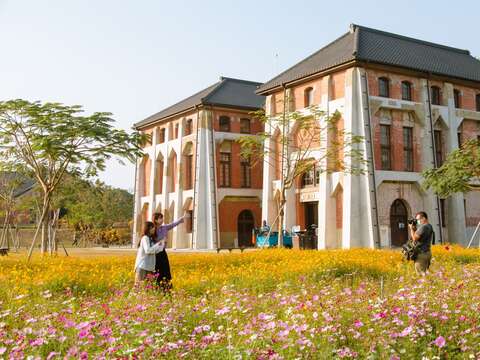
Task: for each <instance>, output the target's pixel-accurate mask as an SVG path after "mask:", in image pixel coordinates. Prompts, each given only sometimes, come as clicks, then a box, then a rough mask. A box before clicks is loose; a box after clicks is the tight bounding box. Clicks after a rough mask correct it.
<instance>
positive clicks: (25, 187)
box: [0, 171, 36, 197]
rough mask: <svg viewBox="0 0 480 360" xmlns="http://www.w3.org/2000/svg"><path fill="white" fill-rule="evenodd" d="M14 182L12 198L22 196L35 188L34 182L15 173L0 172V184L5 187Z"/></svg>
mask: <svg viewBox="0 0 480 360" xmlns="http://www.w3.org/2000/svg"><path fill="white" fill-rule="evenodd" d="M12 182H14V184H15V186H16V188H15V190H14V191H13V196H14V197H19V196H22V195H23V194H26V193H27V192H29V191H30V190H32V189H33V188H34V187H35V184H36V182H35V180H33V179H29V178H27V177H25V176H23V175H21V174H19V173H17V172H12V171H2V172H0V183H1V184H4V185H6V186H10V185H9V184H10V183H12Z"/></svg>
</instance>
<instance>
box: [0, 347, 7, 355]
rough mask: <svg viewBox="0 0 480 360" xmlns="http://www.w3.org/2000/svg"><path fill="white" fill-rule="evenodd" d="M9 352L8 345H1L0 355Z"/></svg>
mask: <svg viewBox="0 0 480 360" xmlns="http://www.w3.org/2000/svg"><path fill="white" fill-rule="evenodd" d="M6 352H7V348H6V347H0V355H3V354H5V353H6Z"/></svg>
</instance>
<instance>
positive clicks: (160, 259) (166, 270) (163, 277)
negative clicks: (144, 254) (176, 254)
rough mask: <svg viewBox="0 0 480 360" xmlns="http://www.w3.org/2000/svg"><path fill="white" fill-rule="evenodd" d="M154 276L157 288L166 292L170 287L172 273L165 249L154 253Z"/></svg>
mask: <svg viewBox="0 0 480 360" xmlns="http://www.w3.org/2000/svg"><path fill="white" fill-rule="evenodd" d="M155 276H156V278H157V279H156V282H157V286H158V287H159V288H161V289H163V290H164V291H166V292H168V291H170V290H171V289H172V274H171V273H170V263H169V262H168V256H167V252H166V251H165V250H163V251H161V252H159V253H158V254H156V255H155Z"/></svg>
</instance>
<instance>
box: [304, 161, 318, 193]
mask: <svg viewBox="0 0 480 360" xmlns="http://www.w3.org/2000/svg"><path fill="white" fill-rule="evenodd" d="M319 184H320V168H319V167H318V166H316V165H313V166H312V167H311V168H310V169H308V171H306V172H305V173H304V174H303V177H302V187H303V188H305V187H311V186H318V185H319Z"/></svg>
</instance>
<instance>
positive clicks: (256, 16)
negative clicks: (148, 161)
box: [0, 0, 480, 190]
mask: <svg viewBox="0 0 480 360" xmlns="http://www.w3.org/2000/svg"><path fill="white" fill-rule="evenodd" d="M479 14H480V2H478V1H474V0H467V1H458V2H455V1H451V0H450V1H445V0H436V1H430V0H429V1H410V0H403V1H395V2H391V1H369V0H361V1H350V0H349V1H323V0H318V1H314V0H310V1H306V0H297V1H283V0H282V1H281V0H276V1H271V0H263V1H262V0H257V1H253V0H242V1H228V0H223V1H216V0H215V1H214V0H212V1H209V0H205V1H193V0H191V1H182V0H175V1H165V0H157V1H154V0H137V1H133V0H130V1H126V0H125V1H124V0H95V1H93V0H48V1H39V0H29V1H27V0H0V44H1V47H0V100H9V99H15V98H23V99H27V100H31V101H34V100H40V101H55V102H61V103H64V104H68V105H73V104H80V105H83V107H84V109H85V111H86V112H87V113H92V112H95V111H108V112H112V113H113V118H114V119H115V120H116V126H117V127H120V128H123V129H126V130H131V127H132V124H133V123H135V122H137V121H140V120H142V119H144V118H146V117H147V116H149V115H151V114H153V113H155V112H157V111H159V110H161V109H163V108H165V107H167V106H169V105H171V104H173V103H175V102H177V101H179V100H181V99H183V98H185V97H187V96H189V95H191V94H193V93H195V92H197V91H199V90H201V89H203V88H205V87H207V86H209V85H211V84H213V83H215V82H216V81H217V80H218V78H219V77H220V76H229V77H235V78H241V79H247V80H254V81H262V82H263V81H267V80H269V79H271V78H272V77H274V76H275V75H276V74H278V73H279V72H281V71H283V70H285V69H287V68H289V67H290V66H292V65H294V64H295V63H297V62H298V61H300V60H302V59H303V58H305V57H307V56H308V55H310V54H311V53H313V52H315V51H316V50H318V49H320V48H321V47H323V46H325V45H326V44H328V43H329V42H331V41H333V40H335V39H336V38H337V37H339V36H341V35H343V34H344V33H346V32H347V31H348V28H349V25H350V24H351V23H355V24H359V25H364V26H368V27H372V28H376V29H381V30H384V31H389V32H394V33H398V34H401V35H406V36H411V37H415V38H419V39H422V40H427V41H431V42H436V43H440V44H444V45H449V46H453V47H458V48H462V49H468V50H470V51H471V53H472V55H474V56H480V41H479V40H478V28H477V27H478V20H479V19H480V18H479V16H480V15H479ZM134 177H135V168H134V165H133V164H130V165H126V166H122V165H120V164H118V163H117V162H115V161H110V162H109V163H108V166H107V169H106V171H105V172H103V173H102V174H101V175H100V178H101V180H103V181H104V182H106V183H107V184H109V185H112V186H115V187H120V188H124V189H127V190H133V187H134Z"/></svg>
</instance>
